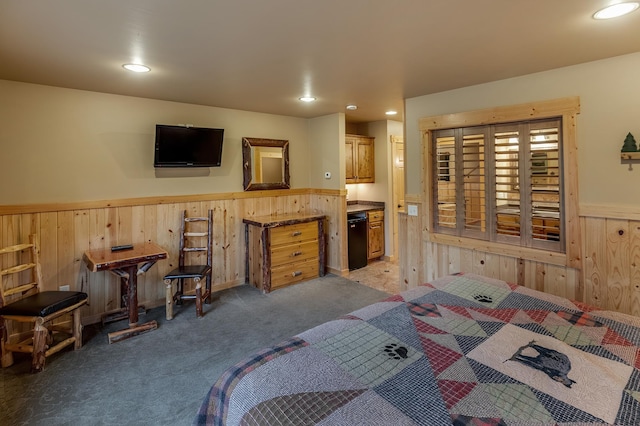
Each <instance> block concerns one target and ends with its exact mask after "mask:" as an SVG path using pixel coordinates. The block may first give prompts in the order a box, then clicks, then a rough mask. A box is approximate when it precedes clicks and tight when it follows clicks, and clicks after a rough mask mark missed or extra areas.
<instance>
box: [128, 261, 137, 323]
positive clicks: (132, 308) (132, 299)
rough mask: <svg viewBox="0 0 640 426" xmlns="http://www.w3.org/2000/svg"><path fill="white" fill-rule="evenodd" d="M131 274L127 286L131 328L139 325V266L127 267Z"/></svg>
mask: <svg viewBox="0 0 640 426" xmlns="http://www.w3.org/2000/svg"><path fill="white" fill-rule="evenodd" d="M126 270H127V273H128V274H129V279H128V280H127V281H128V285H127V287H128V288H127V308H128V309H129V327H135V326H136V325H138V274H137V272H138V266H137V265H131V266H129V267H127V269H126Z"/></svg>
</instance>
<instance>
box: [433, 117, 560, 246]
mask: <svg viewBox="0 0 640 426" xmlns="http://www.w3.org/2000/svg"><path fill="white" fill-rule="evenodd" d="M560 129H561V120H560V119H550V120H540V121H530V122H519V123H507V124H498V125H489V126H479V127H473V128H459V129H447V130H438V131H434V133H433V146H432V152H433V153H434V155H433V159H432V160H433V161H432V167H433V171H434V173H433V174H432V176H433V194H434V229H435V231H436V232H441V233H446V234H453V235H459V236H466V237H471V238H478V239H483V240H489V241H497V242H503V243H508V244H515V245H521V246H525V247H534V248H542V249H548V250H554V251H564V235H563V227H562V224H563V202H562V200H563V194H562V149H561V147H562V141H561V133H560Z"/></svg>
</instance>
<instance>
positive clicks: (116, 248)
mask: <svg viewBox="0 0 640 426" xmlns="http://www.w3.org/2000/svg"><path fill="white" fill-rule="evenodd" d="M132 249H133V244H122V245H121V246H113V247H111V251H122V250H132Z"/></svg>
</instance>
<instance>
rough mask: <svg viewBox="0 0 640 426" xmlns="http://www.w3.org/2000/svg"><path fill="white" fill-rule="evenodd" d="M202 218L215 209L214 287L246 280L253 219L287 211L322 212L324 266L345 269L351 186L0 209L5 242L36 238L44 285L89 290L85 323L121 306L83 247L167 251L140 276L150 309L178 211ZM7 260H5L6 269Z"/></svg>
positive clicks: (174, 251)
mask: <svg viewBox="0 0 640 426" xmlns="http://www.w3.org/2000/svg"><path fill="white" fill-rule="evenodd" d="M185 209H186V210H188V212H189V215H190V216H202V215H204V214H206V212H207V210H208V209H212V210H213V223H214V238H213V241H214V245H213V286H212V290H213V291H218V290H222V289H225V288H229V287H233V286H236V285H240V284H244V282H245V276H244V275H245V253H244V247H245V242H244V227H243V224H242V219H243V218H245V217H251V216H262V215H267V214H275V213H278V214H286V213H312V214H323V215H325V216H326V217H327V219H326V222H325V231H326V237H327V238H326V241H327V250H326V253H327V259H326V261H327V271H328V272H333V273H337V274H342V273H343V271H345V270H348V267H347V263H346V254H344V253H342V252H341V251H342V250H341V249H340V248H341V247H346V191H344V190H316V189H292V190H274V191H252V192H242V193H221V194H205V195H193V196H188V195H185V196H175V197H162V198H160V197H149V198H140V199H127V200H109V201H91V202H77V203H69V204H47V205H29V206H0V247H5V246H9V245H12V244H18V243H20V242H24V241H26V239H27V237H28V235H29V234H32V233H33V234H36V235H37V243H38V247H39V249H40V260H41V264H42V273H43V276H44V285H43V290H58V289H59V287H60V286H64V285H69V286H70V290H76V291H84V292H86V293H88V294H89V303H88V306H86V307H84V308H83V310H84V311H83V314H82V316H83V320H82V322H83V323H84V324H90V323H95V322H99V321H100V319H101V316H102V315H103V314H104V313H106V312H109V311H112V310H114V309H116V308H118V306H119V298H120V285H119V284H118V283H119V279H118V278H117V277H115V276H113V275H112V274H109V273H106V272H99V273H92V272H89V270H88V269H87V267H86V265H85V264H84V262H83V261H82V255H83V253H84V252H85V251H86V250H89V249H95V248H103V247H111V246H113V245H118V244H128V243H140V242H144V241H152V242H155V243H157V244H158V245H160V246H162V247H163V248H164V249H166V250H167V251H168V252H169V257H168V259H166V260H161V261H158V263H157V264H156V265H155V266H153V267H152V268H151V269H149V270H148V271H147V272H146V273H145V274H144V275H141V276H140V277H139V278H138V300H139V302H140V304H142V305H145V307H146V308H151V307H156V306H160V305H163V304H164V293H165V288H164V285H163V283H162V277H163V276H164V275H165V274H166V273H167V272H169V271H170V270H171V269H172V268H173V267H174V266H175V265H176V264H177V262H178V246H179V234H180V218H181V211H182V210H185ZM1 266H2V265H0V267H1Z"/></svg>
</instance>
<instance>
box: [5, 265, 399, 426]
mask: <svg viewBox="0 0 640 426" xmlns="http://www.w3.org/2000/svg"><path fill="white" fill-rule="evenodd" d="M387 296H388V295H387V294H386V293H383V292H380V291H378V290H374V289H372V288H369V287H366V286H363V285H361V284H358V283H355V282H352V281H349V280H347V279H344V278H341V277H337V276H335V275H327V276H325V277H323V278H318V279H315V280H312V281H308V282H305V283H302V284H298V285H294V286H291V287H287V288H283V289H280V290H277V291H274V292H273V293H270V294H268V295H263V294H261V293H260V292H259V291H258V290H256V289H254V288H253V287H249V286H241V287H236V288H232V289H229V290H224V291H222V292H219V293H216V294H215V295H214V300H213V302H212V304H211V305H205V316H204V318H202V319H196V317H195V306H193V304H192V303H189V302H185V305H183V306H182V307H177V309H176V315H175V318H174V319H173V320H172V321H166V320H165V318H164V307H159V308H154V309H151V310H149V311H148V312H147V314H146V315H142V316H141V317H140V321H141V322H146V321H150V320H152V319H155V320H157V321H158V325H159V327H158V329H157V330H154V331H151V332H148V333H145V334H142V335H140V336H136V337H133V338H130V339H128V340H124V341H121V342H118V343H114V344H111V345H109V344H108V342H107V333H108V332H111V331H116V330H119V329H121V328H123V327H124V326H126V323H125V321H120V322H117V323H112V324H108V325H107V326H105V327H99V326H88V327H85V330H84V342H85V344H84V346H83V348H82V349H81V350H79V351H75V352H74V351H72V350H69V351H67V350H65V351H63V352H62V353H60V354H56V355H54V356H52V357H50V358H48V359H47V365H46V368H45V371H44V372H42V373H39V374H33V375H32V374H29V373H28V371H29V367H30V362H29V359H28V358H18V357H16V364H14V365H13V366H12V367H9V368H5V369H0V370H2V372H1V373H0V374H2V376H1V378H2V383H1V384H0V396H1V398H0V424H2V425H20V424H24V425H26V424H28V425H189V424H191V422H192V420H193V418H194V417H195V415H196V413H197V411H198V408H199V406H200V403H201V402H202V400H203V398H204V397H205V395H206V393H207V392H208V390H209V388H210V387H211V385H212V384H213V383H214V381H215V380H216V379H217V378H218V376H220V374H221V373H222V372H223V371H224V370H225V369H226V368H227V367H229V366H231V365H233V364H235V363H236V362H238V361H240V360H241V359H243V358H245V357H246V356H248V355H249V354H251V353H253V352H255V351H257V350H259V349H261V348H263V347H266V346H269V345H272V344H275V343H278V342H280V341H282V340H284V339H286V338H288V337H290V336H293V335H295V334H297V333H300V332H302V331H304V330H306V329H308V328H311V327H314V326H316V325H318V324H321V323H323V322H326V321H329V320H331V319H334V318H336V317H338V316H340V315H344V314H346V313H349V312H351V311H354V310H356V309H359V308H361V307H363V306H366V305H369V304H371V303H374V302H377V301H379V300H382V299H384V298H385V297H387Z"/></svg>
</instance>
